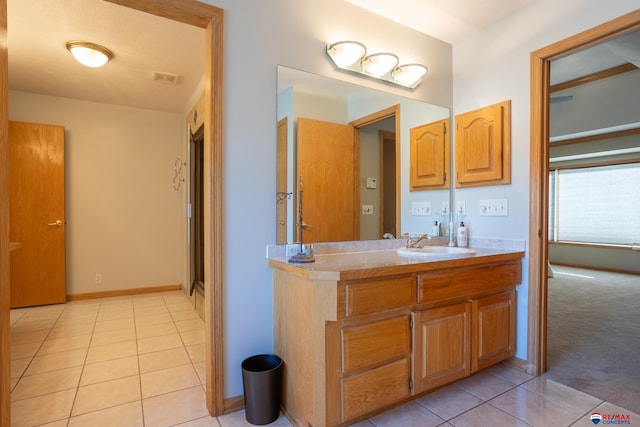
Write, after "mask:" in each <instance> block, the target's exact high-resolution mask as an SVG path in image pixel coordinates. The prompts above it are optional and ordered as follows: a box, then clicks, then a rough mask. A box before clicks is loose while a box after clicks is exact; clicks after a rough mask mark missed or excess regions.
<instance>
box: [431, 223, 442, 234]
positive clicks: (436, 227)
mask: <svg viewBox="0 0 640 427" xmlns="http://www.w3.org/2000/svg"><path fill="white" fill-rule="evenodd" d="M431 237H440V223H439V222H438V221H437V220H436V221H433V227H431Z"/></svg>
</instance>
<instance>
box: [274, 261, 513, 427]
mask: <svg viewBox="0 0 640 427" xmlns="http://www.w3.org/2000/svg"><path fill="white" fill-rule="evenodd" d="M521 256H522V255H521V253H520V255H517V256H515V257H514V256H510V257H507V258H503V259H501V260H500V261H495V260H493V261H485V262H482V260H479V259H476V260H475V262H474V263H473V264H472V265H465V263H464V262H462V263H460V262H459V261H458V262H457V263H456V262H454V263H452V264H447V263H444V264H442V267H441V268H435V267H433V265H437V263H436V264H431V269H429V270H426V271H424V270H420V265H419V264H418V266H417V267H414V266H410V267H408V268H411V269H413V271H410V272H406V271H405V272H402V273H400V274H399V273H398V271H397V270H395V268H394V267H391V268H389V269H386V268H382V269H380V270H377V271H375V272H373V271H372V270H365V271H366V272H365V273H364V274H363V276H364V277H355V278H354V277H346V278H345V277H342V278H339V277H338V276H331V275H329V277H328V278H327V277H324V276H323V278H322V279H312V278H309V277H308V276H306V275H301V276H300V275H296V274H293V273H292V271H291V270H292V268H291V267H290V266H284V265H283V266H282V270H280V269H275V270H274V328H275V336H276V338H275V345H274V347H275V348H274V350H275V352H276V353H277V354H279V355H280V356H281V357H282V358H283V359H284V361H285V378H284V384H285V390H284V393H283V406H284V408H285V411H286V413H287V415H288V416H289V418H290V419H291V420H292V422H293V423H294V424H295V425H300V426H308V425H313V426H325V425H327V426H334V425H346V424H349V423H352V422H355V421H357V420H360V419H362V418H365V417H367V416H370V415H371V414H373V413H375V412H378V411H381V410H385V409H389V408H391V407H393V406H394V405H397V404H400V403H401V402H405V401H406V400H407V399H409V398H411V397H413V396H415V397H417V396H419V395H421V394H424V393H426V392H428V391H429V390H432V389H434V388H437V387H440V386H443V385H445V384H448V383H451V382H453V381H456V380H458V379H461V378H464V377H467V376H469V375H471V374H472V373H473V372H476V371H478V370H481V369H484V368H486V367H488V366H491V365H493V364H495V363H498V362H500V361H502V360H504V359H507V358H509V357H512V356H513V355H514V350H515V338H516V337H515V321H516V317H515V315H516V313H515V298H516V296H515V295H516V292H515V285H517V284H518V283H520V280H521V274H522V272H521V261H520V258H521ZM272 265H273V264H272ZM405 267H406V266H405ZM423 268H424V267H423ZM404 269H405V270H406V268H404ZM401 270H402V269H401ZM345 276H348V275H346V274H345ZM351 276H353V275H351Z"/></svg>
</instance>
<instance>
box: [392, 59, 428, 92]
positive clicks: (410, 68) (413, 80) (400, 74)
mask: <svg viewBox="0 0 640 427" xmlns="http://www.w3.org/2000/svg"><path fill="white" fill-rule="evenodd" d="M427 71H428V70H427V67H425V66H424V65H421V64H405V65H401V66H399V67H397V68H396V69H395V70H393V72H392V73H391V74H392V76H393V81H394V82H396V83H398V84H400V85H402V86H407V87H416V86H417V85H418V83H420V80H421V79H422V77H423V76H424V75H425V74H427Z"/></svg>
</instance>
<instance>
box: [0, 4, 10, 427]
mask: <svg viewBox="0 0 640 427" xmlns="http://www.w3.org/2000/svg"><path fill="white" fill-rule="evenodd" d="M8 76H9V65H8V53H7V1H6V0H0V102H1V104H0V218H2V219H1V220H0V359H2V363H0V427H9V426H10V425H11V416H10V411H11V389H10V384H11V361H10V359H11V358H10V357H9V354H10V353H11V347H10V339H9V333H10V327H9V324H10V320H9V317H10V308H9V304H10V293H11V288H10V279H9V265H10V259H9V246H10V241H9V221H7V218H9V165H8V158H7V157H8V155H9V153H8V150H9V144H8V133H9V117H8V113H7V111H8V109H9V95H8V91H9V82H8Z"/></svg>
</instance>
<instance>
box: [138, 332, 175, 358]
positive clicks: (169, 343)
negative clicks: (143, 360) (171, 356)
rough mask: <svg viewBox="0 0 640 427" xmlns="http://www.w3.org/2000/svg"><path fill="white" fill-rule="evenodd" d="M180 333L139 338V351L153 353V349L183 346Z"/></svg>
mask: <svg viewBox="0 0 640 427" xmlns="http://www.w3.org/2000/svg"><path fill="white" fill-rule="evenodd" d="M182 345H183V344H182V340H181V339H180V335H178V334H171V335H162V336H160V337H150V338H141V339H138V353H140V354H144V353H151V352H153V351H160V350H168V349H170V348H178V347H182Z"/></svg>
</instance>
